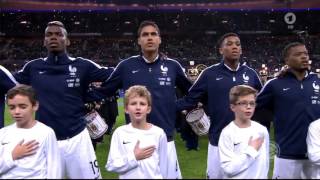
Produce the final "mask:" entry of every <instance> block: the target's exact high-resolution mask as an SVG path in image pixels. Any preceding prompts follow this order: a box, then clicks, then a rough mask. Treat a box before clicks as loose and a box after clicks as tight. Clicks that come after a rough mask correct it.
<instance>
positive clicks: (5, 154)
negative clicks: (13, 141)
mask: <svg viewBox="0 0 320 180" xmlns="http://www.w3.org/2000/svg"><path fill="white" fill-rule="evenodd" d="M4 134H5V131H4V129H1V130H0V141H2V139H1V137H5V135H4ZM14 166H15V163H14V161H13V158H12V152H11V151H8V150H6V149H5V148H4V147H3V145H2V144H0V176H1V174H4V173H6V172H7V171H9V170H10V169H11V168H13V167H14Z"/></svg>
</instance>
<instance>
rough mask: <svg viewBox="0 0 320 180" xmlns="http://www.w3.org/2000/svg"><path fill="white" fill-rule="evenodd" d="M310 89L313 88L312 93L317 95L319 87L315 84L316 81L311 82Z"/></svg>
mask: <svg viewBox="0 0 320 180" xmlns="http://www.w3.org/2000/svg"><path fill="white" fill-rule="evenodd" d="M312 87H313V90H314V92H315V93H316V94H319V90H320V86H319V84H316V81H313V83H312Z"/></svg>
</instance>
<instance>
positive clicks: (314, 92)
mask: <svg viewBox="0 0 320 180" xmlns="http://www.w3.org/2000/svg"><path fill="white" fill-rule="evenodd" d="M282 58H283V59H284V61H285V63H286V65H288V67H289V69H288V71H287V72H286V73H285V74H284V75H283V76H280V77H277V78H274V79H271V80H270V81H268V82H267V83H266V84H265V86H264V87H263V89H262V90H261V92H260V94H259V95H258V97H257V107H256V111H259V110H260V109H268V110H270V111H271V112H272V113H273V114H274V119H273V125H274V133H275V141H276V143H277V146H278V147H279V149H278V154H277V155H276V157H275V160H274V169H273V178H280V179H300V178H310V175H311V173H312V172H311V171H312V170H311V163H310V161H308V156H307V144H306V138H307V132H308V127H309V124H310V123H311V122H313V121H314V120H316V119H319V118H320V111H319V110H320V101H319V91H320V78H319V77H318V75H317V74H314V73H311V72H309V71H308V69H309V66H310V64H309V53H308V50H307V48H306V46H305V44H303V43H300V42H294V43H290V44H288V45H287V46H286V47H285V48H284V49H283V52H282Z"/></svg>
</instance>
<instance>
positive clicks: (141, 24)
mask: <svg viewBox="0 0 320 180" xmlns="http://www.w3.org/2000/svg"><path fill="white" fill-rule="evenodd" d="M146 26H153V27H154V28H155V29H156V30H157V32H158V34H159V36H160V29H159V27H158V25H157V24H156V23H155V22H154V21H149V20H146V21H142V22H141V23H140V25H139V28H138V37H140V35H141V31H142V29H143V28H144V27H146Z"/></svg>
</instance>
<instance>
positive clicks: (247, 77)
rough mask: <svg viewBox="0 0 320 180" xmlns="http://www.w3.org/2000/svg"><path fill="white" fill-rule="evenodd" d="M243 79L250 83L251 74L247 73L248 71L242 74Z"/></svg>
mask: <svg viewBox="0 0 320 180" xmlns="http://www.w3.org/2000/svg"><path fill="white" fill-rule="evenodd" d="M242 79H243V82H244V83H248V82H249V79H250V78H249V76H247V75H246V72H245V73H243V74H242Z"/></svg>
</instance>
